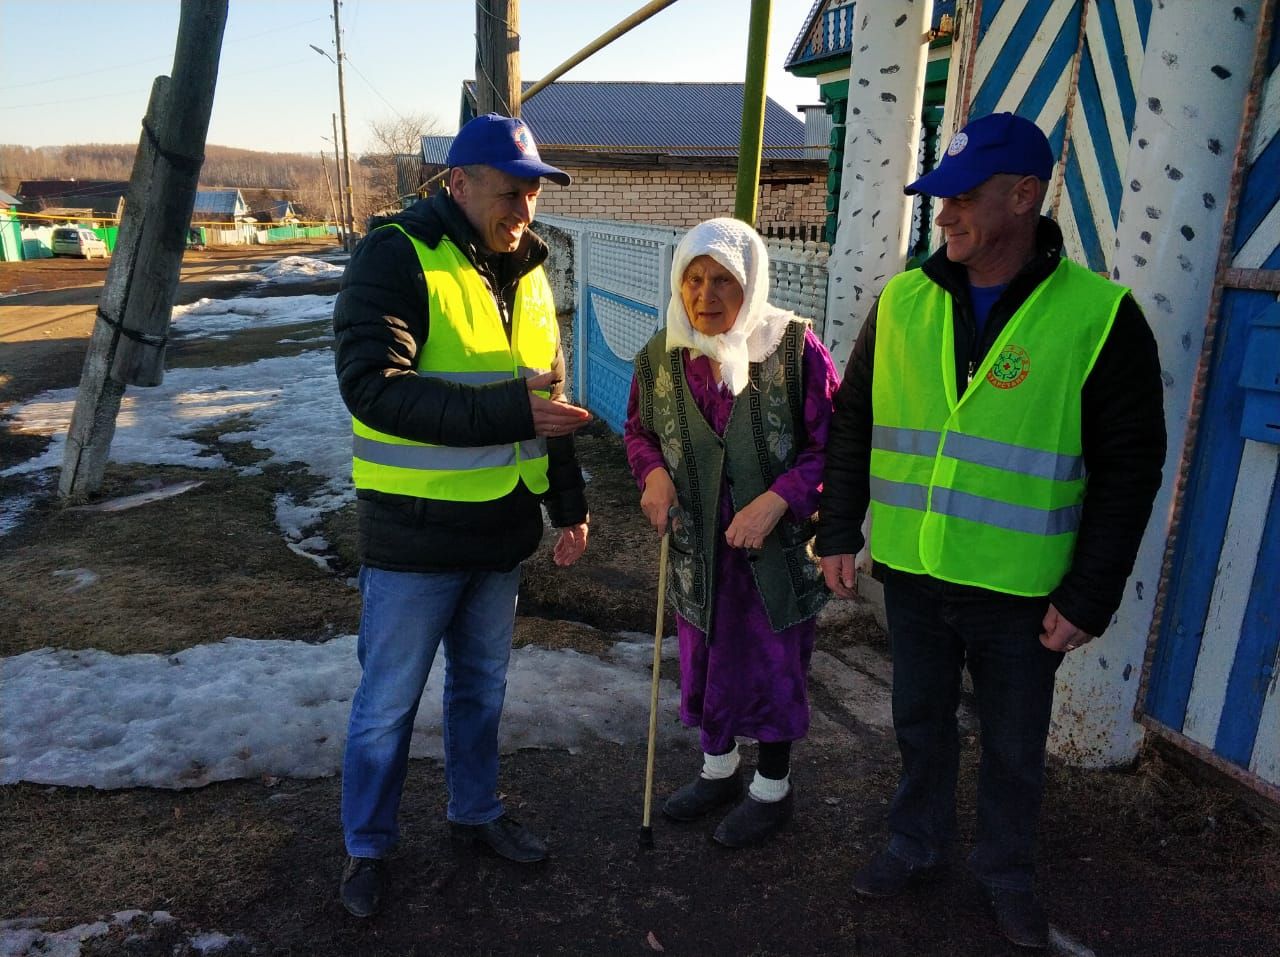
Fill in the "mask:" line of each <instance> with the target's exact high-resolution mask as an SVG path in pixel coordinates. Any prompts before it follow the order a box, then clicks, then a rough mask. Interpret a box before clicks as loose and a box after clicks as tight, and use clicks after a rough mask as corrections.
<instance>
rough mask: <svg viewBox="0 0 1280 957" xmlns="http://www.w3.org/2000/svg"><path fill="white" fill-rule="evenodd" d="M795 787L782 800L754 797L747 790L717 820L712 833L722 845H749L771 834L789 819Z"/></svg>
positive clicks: (758, 842)
mask: <svg viewBox="0 0 1280 957" xmlns="http://www.w3.org/2000/svg"><path fill="white" fill-rule="evenodd" d="M793 794H795V788H792V789H791V790H790V791H788V792H787V793H786V796H785V797H783V799H782V800H781V801H757V800H756V799H755V798H753V797H752V796H751V795H750V794H748V795H747V796H746V798H745V799H744V800H743V801H742V803H741V804H739V805H738V806H737V807H735V808H734V809H733V810H732V811H730V812H729V814H728V815H727V816H726V817H725V819H724V820H723V821H721V822H720V826H719V827H717V828H716V832H715V833H714V834H713V835H711V836H712V837H713V838H715V840H716V842H717V843H719V844H723V845H724V846H725V847H750V846H751V845H752V844H760V843H762V842H764V841H765V840H767V839H768V838H770V837H772V836H773V834H774V833H775V832H777V831H778V830H779V829H780V828H781V827H782V826H783V825H784V824H786V823H787V822H788V821H790V820H791V810H792V807H793V806H794V804H795V801H794V799H793V798H792V795H793Z"/></svg>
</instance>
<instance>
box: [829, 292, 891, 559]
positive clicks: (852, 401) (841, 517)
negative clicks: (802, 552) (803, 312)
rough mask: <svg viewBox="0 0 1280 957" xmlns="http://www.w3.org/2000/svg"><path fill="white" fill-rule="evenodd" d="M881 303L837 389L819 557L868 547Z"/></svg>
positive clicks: (873, 311)
mask: <svg viewBox="0 0 1280 957" xmlns="http://www.w3.org/2000/svg"><path fill="white" fill-rule="evenodd" d="M878 305H879V304H878V303H877V304H876V305H873V306H872V307H871V313H870V314H869V315H868V316H867V321H866V322H865V323H863V325H862V331H861V332H859V333H858V338H857V341H856V342H854V344H853V352H852V353H851V354H850V356H849V362H848V364H847V365H846V366H845V371H844V379H843V381H842V382H841V383H840V388H839V389H838V390H836V396H835V410H834V412H833V413H832V416H831V432H830V434H829V435H828V437H827V464H826V467H825V469H824V470H823V476H822V498H821V500H820V504H819V506H818V538H817V541H816V542H815V544H814V550H815V551H816V552H817V553H818V554H819V555H856V554H857V553H858V551H859V550H860V549H861V548H862V546H863V544H865V540H864V538H863V536H862V520H863V518H864V517H865V516H866V513H867V506H868V504H870V501H871V376H872V371H873V370H872V365H873V361H874V359H875V352H876V313H877V309H878Z"/></svg>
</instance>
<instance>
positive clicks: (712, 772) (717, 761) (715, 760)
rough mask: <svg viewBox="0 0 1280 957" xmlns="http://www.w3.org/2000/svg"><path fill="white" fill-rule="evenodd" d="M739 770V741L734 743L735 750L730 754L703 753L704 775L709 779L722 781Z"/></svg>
mask: <svg viewBox="0 0 1280 957" xmlns="http://www.w3.org/2000/svg"><path fill="white" fill-rule="evenodd" d="M736 770H738V742H736V741H735V742H734V743H733V750H732V751H730V752H729V753H728V754H707V753H705V752H703V755H702V776H703V777H704V778H706V779H707V780H708V781H720V780H723V779H724V778H727V777H730V776H732V774H733V772H734V771H736Z"/></svg>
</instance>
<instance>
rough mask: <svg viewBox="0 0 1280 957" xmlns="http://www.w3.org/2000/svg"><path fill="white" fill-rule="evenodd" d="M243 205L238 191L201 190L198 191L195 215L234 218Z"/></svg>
mask: <svg viewBox="0 0 1280 957" xmlns="http://www.w3.org/2000/svg"><path fill="white" fill-rule="evenodd" d="M237 202H240V203H243V202H244V201H243V200H242V199H241V198H240V190H238V189H201V190H197V191H196V205H195V209H194V210H192V212H193V213H208V214H210V215H225V216H234V215H235V214H236V212H237V211H238V209H239V207H238V205H237Z"/></svg>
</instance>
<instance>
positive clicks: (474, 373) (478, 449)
mask: <svg viewBox="0 0 1280 957" xmlns="http://www.w3.org/2000/svg"><path fill="white" fill-rule="evenodd" d="M383 228H394V229H399V230H400V231H401V232H402V233H404V235H405V236H406V238H408V239H409V241H410V242H411V243H413V247H414V249H415V250H416V252H417V254H418V261H419V262H420V263H421V264H422V274H423V276H424V277H425V279H426V282H427V295H428V301H429V309H430V313H429V326H428V333H427V340H426V342H424V343H423V344H422V347H421V349H420V350H419V353H418V365H417V371H418V374H419V375H422V376H432V377H434V378H438V379H445V380H447V381H450V382H456V383H459V384H461V385H469V386H479V385H486V384H489V383H492V382H499V381H502V380H504V379H511V378H523V377H529V376H535V375H538V374H539V373H542V372H546V371H549V370H550V369H551V367H552V365H553V363H554V362H555V357H556V350H557V348H558V346H559V328H558V326H557V325H556V308H555V301H554V299H553V297H552V295H551V287H550V285H549V284H548V282H547V277H546V274H545V273H544V272H543V271H542V267H541V266H539V267H538V268H536V269H534V270H533V271H531V272H529V273H528V274H526V275H525V276H523V277H522V278H521V279H520V283H519V285H518V287H517V290H516V296H515V303H514V307H513V309H512V316H511V337H510V340H508V338H507V332H506V329H505V328H504V327H503V323H502V317H501V315H499V313H498V304H497V302H496V301H495V300H494V296H493V293H492V292H491V291H490V290H489V286H488V284H487V283H486V282H485V280H484V278H483V277H482V276H481V275H480V274H479V273H478V272H477V271H476V269H475V267H474V266H472V265H471V263H470V261H469V260H468V259H467V258H466V256H465V255H463V253H462V251H461V250H460V249H458V247H457V246H456V245H454V243H453V242H452V240H450V239H449V238H448V237H444V238H442V239H441V240H440V244H439V245H438V246H436V248H435V249H432V248H430V247H429V246H427V244H426V243H424V242H422V241H421V240H418V239H415V238H414V237H413V236H410V235H409V233H407V232H405V230H404V229H402V228H401V227H400V226H398V225H396V224H394V223H392V224H390V225H389V226H387V227H383ZM540 394H541V395H544V396H545V395H546V393H545V392H543V393H540ZM351 428H352V431H353V432H354V436H353V450H352V453H353V454H352V469H351V475H352V480H353V481H354V483H355V486H356V488H358V489H371V490H374V491H378V492H388V493H391V494H393V495H411V496H414V497H416V498H429V499H441V500H445V501H451V502H487V501H491V500H493V499H497V498H501V497H502V496H504V495H506V494H507V493H509V492H511V491H512V490H513V489H514V488H515V487H516V483H517V482H520V481H521V480H523V481H524V484H525V485H526V486H527V487H528V488H529V490H530V491H532V492H534V493H538V494H540V493H542V492H545V491H546V490H547V487H548V482H547V446H546V440H545V439H541V438H530V439H527V440H525V441H523V442H515V443H511V444H504V445H480V446H466V447H462V446H449V445H432V444H430V443H426V442H414V441H411V440H409V439H403V438H400V437H398V436H395V435H388V434H387V433H385V432H379V431H378V430H377V429H374V428H371V427H370V426H368V425H366V424H365V423H363V422H361V421H360V420H359V419H357V418H355V417H354V416H353V417H352V419H351Z"/></svg>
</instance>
